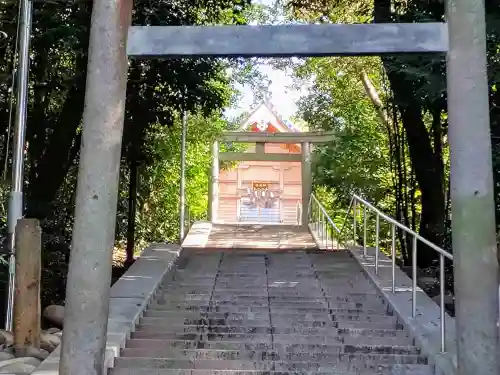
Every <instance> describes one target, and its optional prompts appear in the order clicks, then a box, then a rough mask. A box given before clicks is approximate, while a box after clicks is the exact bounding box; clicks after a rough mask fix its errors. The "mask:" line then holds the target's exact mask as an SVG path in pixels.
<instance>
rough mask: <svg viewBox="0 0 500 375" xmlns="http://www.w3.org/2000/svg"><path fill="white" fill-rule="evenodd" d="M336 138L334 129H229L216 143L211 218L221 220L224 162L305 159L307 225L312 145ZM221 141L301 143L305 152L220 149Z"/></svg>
mask: <svg viewBox="0 0 500 375" xmlns="http://www.w3.org/2000/svg"><path fill="white" fill-rule="evenodd" d="M333 140H334V134H333V133H332V132H300V133H249V132H225V133H224V134H223V135H222V136H221V137H220V138H219V139H218V140H216V141H214V143H213V145H212V170H211V171H212V173H211V176H210V177H211V178H210V185H209V195H208V208H209V214H208V216H209V220H210V221H212V222H215V221H216V220H217V212H218V207H219V199H218V198H219V171H220V162H221V161H285V162H286V161H289V162H297V161H300V162H301V176H302V211H301V212H302V215H301V225H302V226H307V214H308V212H309V198H310V196H311V189H312V169H311V144H313V143H327V142H332V141H333ZM219 142H238V143H255V144H257V145H259V144H260V145H264V144H265V143H280V144H301V146H302V147H301V155H298V154H278V153H266V152H265V149H264V147H256V152H222V153H220V152H219Z"/></svg>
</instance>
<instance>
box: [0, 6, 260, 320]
mask: <svg viewBox="0 0 500 375" xmlns="http://www.w3.org/2000/svg"><path fill="white" fill-rule="evenodd" d="M248 5H249V2H248V1H246V0H234V1H233V0H222V1H220V0H217V1H212V0H207V1H169V0H162V1H155V2H151V1H143V0H137V1H135V8H134V9H135V10H134V15H133V18H134V19H133V22H134V24H141V25H173V24H175V25H181V24H213V23H218V24H239V23H244V22H245V18H244V14H243V13H244V12H245V11H246V8H247V6H248ZM91 8H92V2H91V1H67V2H65V1H55V2H35V3H34V12H33V28H32V29H33V36H32V39H31V55H30V57H31V58H30V84H29V108H28V124H29V125H28V128H27V145H26V153H25V166H26V167H25V185H24V186H25V187H24V199H25V212H26V216H27V217H34V218H38V219H39V220H40V221H41V224H42V229H43V242H44V243H43V245H44V253H43V256H44V259H43V264H44V270H43V275H42V280H43V286H42V289H43V292H42V293H43V296H42V303H43V304H44V305H47V304H51V303H62V302H63V301H64V293H65V278H66V272H67V265H68V260H69V244H70V242H71V230H72V225H73V215H74V212H73V211H74V201H75V187H76V178H77V169H78V168H77V166H78V154H79V149H80V142H81V121H82V112H83V107H84V95H85V80H86V68H87V50H88V37H89V26H90V15H91V11H92V9H91ZM17 19H18V1H1V2H0V26H1V30H2V32H3V33H4V36H5V37H4V38H2V40H1V41H0V161H1V164H0V165H1V166H2V169H3V170H2V179H1V186H0V194H1V201H2V205H1V206H0V209H1V212H0V220H1V223H0V226H1V230H2V233H3V234H5V231H6V213H7V194H8V191H9V187H10V181H9V180H10V175H11V171H10V162H11V160H10V159H11V150H10V148H11V146H12V128H11V127H12V126H13V124H12V123H11V122H10V114H11V106H10V99H11V98H10V96H11V92H12V89H13V88H14V90H15V87H13V82H14V83H15V74H13V72H12V67H13V64H14V55H15V52H16V50H15V46H16V26H17ZM242 65H244V64H243V63H240V62H238V61H220V60H215V59H196V60H190V59H183V60H180V59H179V60H149V61H130V65H129V73H128V87H127V102H126V115H125V124H124V137H123V147H122V162H121V176H120V177H121V179H120V192H119V202H118V215H117V218H116V220H117V231H116V249H117V250H124V249H125V248H126V247H127V241H128V249H129V251H128V252H127V258H128V259H125V262H126V263H127V261H128V263H130V261H131V260H132V256H133V252H134V250H138V249H141V248H142V247H144V245H143V244H145V243H149V242H152V241H169V242H176V241H177V238H178V231H179V225H178V204H179V198H178V191H179V169H180V142H179V134H180V127H181V114H182V112H183V111H187V112H188V113H189V116H188V119H189V120H188V127H189V137H188V158H187V164H188V165H187V171H186V174H187V181H188V184H187V199H188V202H189V207H190V212H191V215H192V216H193V218H194V219H196V218H202V217H204V215H206V205H207V203H206V199H207V197H206V191H207V188H208V182H207V170H206V169H207V168H209V165H210V161H209V158H210V152H209V150H210V140H211V139H213V138H214V137H215V136H216V135H217V134H218V132H220V131H222V130H224V129H226V128H227V127H228V126H231V124H229V123H228V122H227V121H224V120H222V119H221V114H222V110H223V109H224V108H226V107H227V106H229V105H230V104H231V102H232V101H233V100H236V98H237V93H236V92H235V91H234V90H233V88H232V86H233V85H232V82H233V81H234V80H241V79H243V80H244V79H245V76H246V75H247V74H248V72H250V70H249V69H247V68H245V67H244V66H242ZM231 67H232V68H233V70H234V71H235V72H236V73H234V74H233V75H231V76H229V75H228V74H227V71H228V68H231ZM14 106H15V101H14ZM14 108H15V107H14ZM117 271H118V272H120V270H117ZM1 272H2V275H3V276H2V277H1V279H2V285H1V289H2V292H4V290H5V283H6V280H7V279H6V277H5V276H6V267H5V264H4V265H3V266H2V270H1ZM2 294H3V293H2ZM0 298H1V300H5V298H3V297H2V296H0ZM0 310H1V313H2V314H3V312H4V309H3V308H1V309H0ZM1 320H2V321H3V319H1Z"/></svg>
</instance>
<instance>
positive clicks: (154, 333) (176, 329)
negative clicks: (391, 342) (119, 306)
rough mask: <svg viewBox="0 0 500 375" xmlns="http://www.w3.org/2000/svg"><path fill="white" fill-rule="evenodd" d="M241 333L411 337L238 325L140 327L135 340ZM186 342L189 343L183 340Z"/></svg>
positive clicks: (396, 333)
mask: <svg viewBox="0 0 500 375" xmlns="http://www.w3.org/2000/svg"><path fill="white" fill-rule="evenodd" d="M207 332H209V333H214V334H226V333H241V334H244V333H246V334H271V333H272V334H274V335H290V334H294V335H297V336H298V335H301V334H302V335H317V336H331V337H352V338H362V337H377V338H394V339H396V338H406V337H407V335H406V333H405V332H404V330H396V329H392V328H389V329H376V328H373V327H370V328H359V327H356V328H336V327H334V326H333V324H330V325H328V326H327V325H323V326H320V325H317V326H314V325H313V324H310V325H309V326H305V325H290V326H283V327H277V326H271V325H266V324H263V323H262V324H260V325H254V326H244V327H243V326H238V325H229V326H226V325H222V326H221V325H219V326H196V325H180V326H179V325H173V324H172V325H169V324H165V325H158V324H150V325H147V324H139V325H138V326H137V327H136V331H135V332H133V333H132V337H145V338H147V337H151V338H155V337H158V338H159V337H164V338H168V335H173V334H177V335H179V334H201V333H207ZM183 340H186V339H183Z"/></svg>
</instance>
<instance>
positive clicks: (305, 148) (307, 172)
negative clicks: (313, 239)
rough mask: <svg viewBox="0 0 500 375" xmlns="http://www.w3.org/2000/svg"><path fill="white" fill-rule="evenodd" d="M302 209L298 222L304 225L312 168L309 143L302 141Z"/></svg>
mask: <svg viewBox="0 0 500 375" xmlns="http://www.w3.org/2000/svg"><path fill="white" fill-rule="evenodd" d="M301 171H302V211H301V219H300V224H301V225H302V226H304V227H307V225H308V222H307V221H308V217H309V202H310V199H311V192H312V169H311V144H310V143H309V142H302V162H301Z"/></svg>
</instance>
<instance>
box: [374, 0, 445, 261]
mask: <svg viewBox="0 0 500 375" xmlns="http://www.w3.org/2000/svg"><path fill="white" fill-rule="evenodd" d="M374 5H375V22H391V0H374ZM394 61H395V60H394V58H391V57H383V58H382V62H383V64H384V68H385V71H386V74H387V77H388V79H389V82H390V85H391V89H392V91H393V93H394V99H395V102H396V104H397V106H398V109H399V111H400V113H401V120H402V123H403V127H404V129H405V132H406V139H407V142H408V149H409V154H410V155H409V156H410V160H411V163H412V167H413V170H414V172H415V178H416V180H417V182H418V185H419V187H420V191H421V205H422V212H421V218H420V230H419V234H420V235H421V236H422V237H424V238H426V239H427V240H429V241H431V242H433V243H434V244H436V245H437V246H443V239H444V236H443V234H444V218H445V215H444V208H445V197H444V187H443V178H442V176H443V175H444V170H443V164H442V159H441V160H440V161H439V162H437V159H439V158H437V157H436V155H435V153H434V150H433V148H432V144H431V138H430V135H429V132H428V131H427V128H426V126H425V123H424V121H423V116H422V105H421V101H420V98H419V97H418V96H417V95H416V94H415V91H416V90H415V89H414V88H415V87H414V82H413V81H412V79H411V77H410V76H409V75H408V74H406V73H405V72H404V71H403V70H402V69H395V67H394ZM396 61H397V60H396ZM436 259H437V253H436V252H435V251H434V250H432V249H430V248H429V247H428V246H426V245H424V244H422V243H419V249H418V264H419V266H420V267H428V266H430V265H431V264H432V263H433V261H434V260H436Z"/></svg>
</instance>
